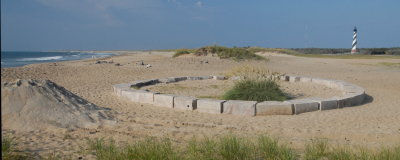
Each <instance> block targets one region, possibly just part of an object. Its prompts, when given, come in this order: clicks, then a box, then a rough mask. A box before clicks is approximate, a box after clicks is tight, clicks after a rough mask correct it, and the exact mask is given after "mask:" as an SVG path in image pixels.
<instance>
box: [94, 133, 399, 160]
mask: <svg viewBox="0 0 400 160" xmlns="http://www.w3.org/2000/svg"><path fill="white" fill-rule="evenodd" d="M89 145H90V148H91V150H92V151H95V152H94V154H95V155H96V158H97V159H99V160H102V159H107V160H108V159H110V160H120V159H121V160H122V159H123V160H125V159H126V160H131V159H154V160H158V159H167V160H168V159H184V160H185V159H187V160H246V159H271V160H272V159H276V160H295V159H305V160H318V159H329V160H380V159H390V160H391V159H393V160H395V159H396V160H397V159H400V145H398V146H396V147H394V148H384V149H382V150H380V151H369V150H361V151H360V152H356V151H354V150H352V149H349V148H345V147H338V148H332V147H330V146H329V145H328V143H327V141H325V140H313V141H312V142H311V143H309V144H307V145H306V146H305V151H304V153H300V152H298V153H296V152H294V150H292V149H290V148H289V147H287V146H286V145H280V144H279V142H278V140H277V139H273V138H270V137H268V136H260V137H258V139H257V142H256V143H255V141H250V140H249V139H247V138H242V137H237V136H234V135H228V136H224V137H221V138H218V139H215V138H213V139H210V138H205V139H203V140H197V139H195V138H193V139H192V140H190V141H189V142H188V143H187V144H186V145H185V144H179V146H172V144H171V141H170V140H168V139H163V140H154V139H146V140H142V141H138V142H136V143H134V144H131V145H122V146H117V145H116V144H115V142H114V141H111V140H110V141H109V142H105V141H104V140H103V139H96V140H94V141H89Z"/></svg>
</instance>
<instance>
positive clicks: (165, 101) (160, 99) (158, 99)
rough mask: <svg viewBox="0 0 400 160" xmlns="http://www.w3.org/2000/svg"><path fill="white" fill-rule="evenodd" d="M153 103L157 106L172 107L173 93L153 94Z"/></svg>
mask: <svg viewBox="0 0 400 160" xmlns="http://www.w3.org/2000/svg"><path fill="white" fill-rule="evenodd" d="M153 105H155V106H159V107H167V108H174V95H171V94H154V102H153Z"/></svg>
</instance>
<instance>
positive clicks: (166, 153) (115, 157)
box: [89, 139, 179, 160]
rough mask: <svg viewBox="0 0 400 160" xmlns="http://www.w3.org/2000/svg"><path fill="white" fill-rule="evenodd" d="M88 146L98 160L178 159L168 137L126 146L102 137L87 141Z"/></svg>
mask: <svg viewBox="0 0 400 160" xmlns="http://www.w3.org/2000/svg"><path fill="white" fill-rule="evenodd" d="M89 146H90V149H91V150H94V151H95V155H96V157H97V159H99V160H125V159H163V160H164V159H165V160H173V159H179V158H178V157H177V154H175V152H174V150H173V148H172V145H171V141H169V140H168V139H164V140H161V141H158V140H154V139H146V140H143V141H139V142H136V143H134V144H132V145H126V146H117V145H116V144H115V142H114V141H112V140H110V141H109V142H108V143H106V142H105V141H104V140H103V139H96V140H94V141H89Z"/></svg>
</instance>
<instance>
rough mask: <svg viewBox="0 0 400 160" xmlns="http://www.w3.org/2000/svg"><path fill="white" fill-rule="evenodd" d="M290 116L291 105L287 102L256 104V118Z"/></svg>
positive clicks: (291, 111) (291, 112)
mask: <svg viewBox="0 0 400 160" xmlns="http://www.w3.org/2000/svg"><path fill="white" fill-rule="evenodd" d="M292 114H293V105H292V104H291V103H289V102H280V101H264V102H261V103H257V104H256V116H262V115H292Z"/></svg>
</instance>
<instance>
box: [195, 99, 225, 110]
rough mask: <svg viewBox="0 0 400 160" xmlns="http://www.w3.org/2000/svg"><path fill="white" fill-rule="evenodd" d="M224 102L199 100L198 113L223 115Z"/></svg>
mask: <svg viewBox="0 0 400 160" xmlns="http://www.w3.org/2000/svg"><path fill="white" fill-rule="evenodd" d="M224 102H225V101H224V100H216V99H198V100H197V111H199V112H205V113H222V112H223V107H222V105H223V103H224Z"/></svg>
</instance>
